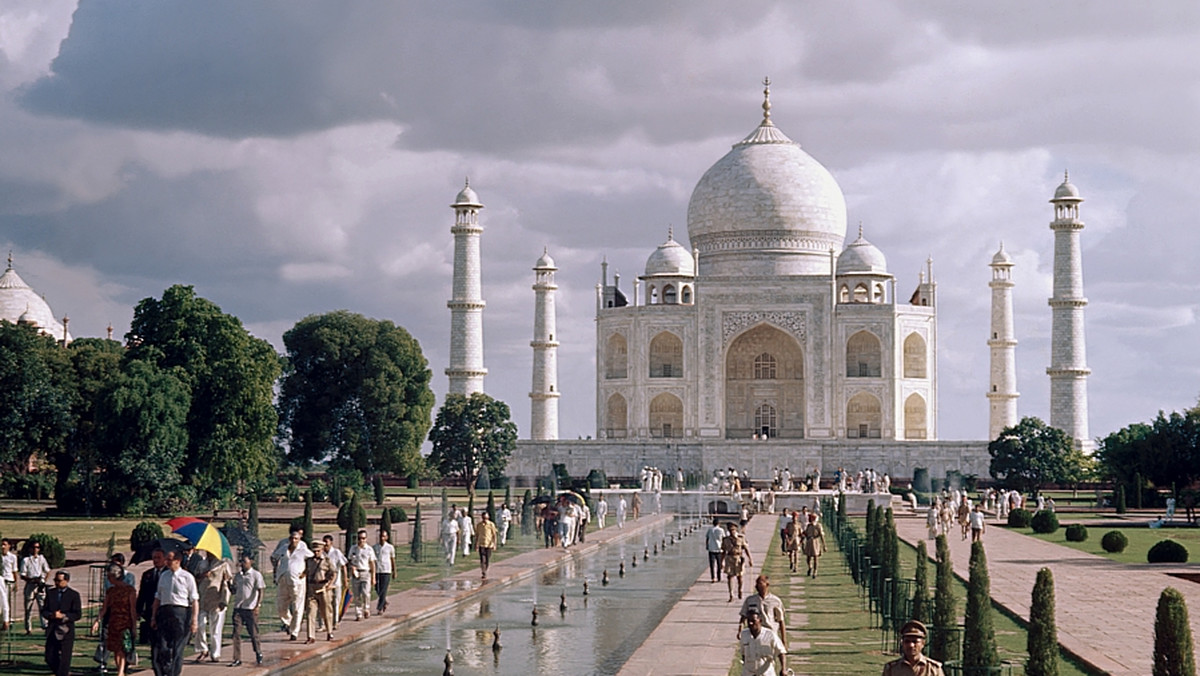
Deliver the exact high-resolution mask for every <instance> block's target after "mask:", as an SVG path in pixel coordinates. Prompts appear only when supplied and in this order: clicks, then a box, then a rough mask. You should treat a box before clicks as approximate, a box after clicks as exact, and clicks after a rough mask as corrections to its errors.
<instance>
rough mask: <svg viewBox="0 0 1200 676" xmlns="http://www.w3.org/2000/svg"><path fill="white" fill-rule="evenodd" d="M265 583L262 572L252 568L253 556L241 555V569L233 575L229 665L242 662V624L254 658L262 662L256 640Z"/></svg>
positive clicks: (237, 664) (259, 646)
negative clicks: (230, 655)
mask: <svg viewBox="0 0 1200 676" xmlns="http://www.w3.org/2000/svg"><path fill="white" fill-rule="evenodd" d="M265 588H266V583H265V582H264V581H263V576H262V573H260V572H258V571H257V570H254V557H253V556H251V555H250V554H248V553H247V554H243V555H242V569H241V570H239V571H238V573H237V574H236V575H234V576H233V662H231V663H230V665H229V666H231V667H237V666H241V664H242V625H246V632H247V633H249V634H250V645H252V646H253V647H254V658H255V660H256V661H257V662H258V664H262V646H261V645H260V644H259V642H258V608H259V606H260V605H262V597H263V590H264V589H265Z"/></svg>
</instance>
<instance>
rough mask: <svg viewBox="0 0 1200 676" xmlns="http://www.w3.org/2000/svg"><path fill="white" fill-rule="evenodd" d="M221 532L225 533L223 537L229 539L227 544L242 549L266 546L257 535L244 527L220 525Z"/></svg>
mask: <svg viewBox="0 0 1200 676" xmlns="http://www.w3.org/2000/svg"><path fill="white" fill-rule="evenodd" d="M221 533H223V534H224V535H225V539H226V540H229V544H230V545H231V546H234V547H241V548H242V549H262V548H264V547H266V545H264V544H263V541H262V540H259V539H258V536H257V535H255V534H254V533H251V532H250V531H248V530H246V529H245V528H238V527H237V526H221Z"/></svg>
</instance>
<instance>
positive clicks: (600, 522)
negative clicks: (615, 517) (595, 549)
mask: <svg viewBox="0 0 1200 676" xmlns="http://www.w3.org/2000/svg"><path fill="white" fill-rule="evenodd" d="M606 516H608V501H607V500H605V499H604V496H603V495H601V496H600V501H599V502H597V503H596V526H597V527H598V528H600V529H601V530H603V529H604V517H606Z"/></svg>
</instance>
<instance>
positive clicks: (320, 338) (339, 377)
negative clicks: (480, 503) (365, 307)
mask: <svg viewBox="0 0 1200 676" xmlns="http://www.w3.org/2000/svg"><path fill="white" fill-rule="evenodd" d="M283 342H284V345H285V346H286V349H287V360H288V361H287V371H286V373H285V374H284V377H283V381H282V383H281V387H280V395H279V412H280V433H281V436H283V437H284V438H285V439H286V440H287V441H288V444H289V447H290V451H289V459H290V460H291V461H292V462H315V461H320V460H324V459H326V458H329V459H331V460H332V462H333V464H335V465H343V466H350V467H354V468H356V469H358V470H360V471H361V472H364V473H368V474H373V473H378V472H394V473H397V474H416V473H419V472H420V470H421V468H422V466H423V464H422V461H421V454H420V449H421V444H422V443H423V442H424V441H425V435H426V433H427V432H428V431H429V416H430V413H431V412H432V410H433V404H434V397H433V391H432V390H430V389H429V381H430V378H431V377H432V374H431V372H430V370H429V364H428V362H427V361H426V360H425V355H424V354H423V353H422V352H421V346H420V344H418V343H417V340H416V339H415V338H413V337H412V335H410V334H409V333H408V331H405V330H404V329H403V328H400V327H399V326H396V325H395V324H393V323H391V322H389V321H381V320H375V319H368V318H366V317H363V316H362V315H358V314H354V313H351V312H346V311H344V310H341V311H338V312H329V313H326V314H323V315H311V316H308V317H305V318H304V319H302V320H300V321H299V322H297V323H296V325H295V326H294V327H292V329H291V330H290V331H288V332H287V333H285V334H284V335H283Z"/></svg>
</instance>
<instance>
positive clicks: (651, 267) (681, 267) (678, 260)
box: [645, 230, 696, 277]
mask: <svg viewBox="0 0 1200 676" xmlns="http://www.w3.org/2000/svg"><path fill="white" fill-rule="evenodd" d="M659 275H666V276H671V277H694V276H695V275H696V262H695V260H694V259H693V258H692V254H691V253H690V252H689V251H688V250H687V249H685V248H683V246H682V245H680V244H679V242H676V241H675V234H674V232H673V231H670V230H668V232H667V241H665V242H663V243H662V244H660V245H658V248H657V249H655V250H654V253H652V254H650V258H648V259H646V274H645V276H646V277H655V276H659Z"/></svg>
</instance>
